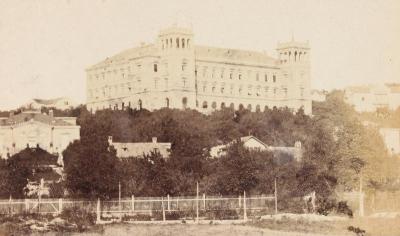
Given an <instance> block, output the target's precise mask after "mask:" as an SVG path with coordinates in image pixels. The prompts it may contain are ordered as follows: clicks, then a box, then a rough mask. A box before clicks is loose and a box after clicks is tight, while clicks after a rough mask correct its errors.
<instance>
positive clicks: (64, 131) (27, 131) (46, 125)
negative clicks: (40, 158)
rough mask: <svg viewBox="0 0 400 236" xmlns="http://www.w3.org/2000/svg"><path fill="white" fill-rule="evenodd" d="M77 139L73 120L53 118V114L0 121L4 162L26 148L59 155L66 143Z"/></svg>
mask: <svg viewBox="0 0 400 236" xmlns="http://www.w3.org/2000/svg"><path fill="white" fill-rule="evenodd" d="M78 139H80V126H78V125H76V118H75V117H54V115H53V111H52V110H50V112H49V114H42V113H40V112H38V111H24V112H22V113H19V114H16V115H14V113H10V116H9V117H5V118H1V117H0V156H1V158H7V157H8V156H11V155H13V154H15V153H18V152H20V151H21V150H23V149H25V148H26V147H31V148H35V147H40V148H41V149H43V150H45V151H47V152H49V153H51V154H61V153H62V151H64V150H65V149H66V148H67V146H68V145H69V143H70V142H73V141H74V140H78Z"/></svg>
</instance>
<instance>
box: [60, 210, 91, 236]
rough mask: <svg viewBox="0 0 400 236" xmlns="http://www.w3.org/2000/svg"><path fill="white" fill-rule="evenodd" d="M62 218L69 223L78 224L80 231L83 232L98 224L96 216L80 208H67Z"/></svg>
mask: <svg viewBox="0 0 400 236" xmlns="http://www.w3.org/2000/svg"><path fill="white" fill-rule="evenodd" d="M61 218H62V219H64V220H66V221H67V222H69V223H72V224H76V226H77V227H78V230H79V231H81V232H82V231H83V230H85V229H87V228H88V227H90V226H92V225H94V224H95V222H96V214H95V213H92V212H89V211H87V210H83V209H81V208H79V207H76V206H75V207H72V208H66V209H64V210H63V211H62V212H61Z"/></svg>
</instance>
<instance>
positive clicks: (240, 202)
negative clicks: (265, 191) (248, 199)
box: [239, 195, 242, 209]
mask: <svg viewBox="0 0 400 236" xmlns="http://www.w3.org/2000/svg"><path fill="white" fill-rule="evenodd" d="M240 208H242V195H239V209H240Z"/></svg>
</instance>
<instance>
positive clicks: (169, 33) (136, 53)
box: [86, 27, 311, 114]
mask: <svg viewBox="0 0 400 236" xmlns="http://www.w3.org/2000/svg"><path fill="white" fill-rule="evenodd" d="M277 53H278V58H273V57H270V56H268V55H267V54H266V53H262V52H255V51H245V50H237V49H229V48H216V47H208V46H198V45H195V44H194V35H193V33H192V31H191V30H190V29H186V28H178V27H171V28H168V29H165V30H162V31H161V32H160V33H159V35H158V37H157V38H156V40H155V42H154V43H152V44H143V45H141V46H140V47H137V48H133V49H128V50H125V51H122V52H121V53H118V54H116V55H114V56H112V57H109V58H107V59H105V60H104V61H101V62H99V63H97V64H95V65H93V66H90V67H89V68H87V69H86V73H87V107H88V109H89V110H92V111H96V110H101V109H125V108H126V107H131V108H137V109H141V108H146V109H148V110H154V109H159V108H163V107H168V108H178V109H185V108H191V109H197V110H199V111H201V112H205V113H207V112H211V111H213V110H215V109H219V108H221V107H232V108H234V109H239V108H247V109H250V110H252V111H257V110H260V111H263V110H264V109H265V108H266V107H269V108H273V107H289V108H291V109H293V110H297V109H299V108H303V109H304V111H305V113H307V114H310V113H311V98H310V80H311V78H310V48H309V45H308V43H300V42H295V41H293V40H292V41H291V42H288V43H280V44H278V47H277Z"/></svg>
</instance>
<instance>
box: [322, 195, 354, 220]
mask: <svg viewBox="0 0 400 236" xmlns="http://www.w3.org/2000/svg"><path fill="white" fill-rule="evenodd" d="M333 212H334V213H337V214H344V215H347V216H349V217H353V211H352V210H351V209H350V207H349V206H348V205H347V202H344V201H340V202H336V200H334V199H323V200H321V201H320V202H319V204H318V207H317V213H318V214H320V215H325V216H326V215H328V214H330V213H333Z"/></svg>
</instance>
